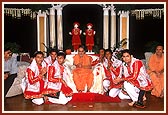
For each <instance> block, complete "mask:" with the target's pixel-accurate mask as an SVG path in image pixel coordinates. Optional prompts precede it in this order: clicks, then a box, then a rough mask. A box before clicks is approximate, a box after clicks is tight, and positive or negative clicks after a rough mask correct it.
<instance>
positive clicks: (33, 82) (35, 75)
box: [24, 59, 47, 105]
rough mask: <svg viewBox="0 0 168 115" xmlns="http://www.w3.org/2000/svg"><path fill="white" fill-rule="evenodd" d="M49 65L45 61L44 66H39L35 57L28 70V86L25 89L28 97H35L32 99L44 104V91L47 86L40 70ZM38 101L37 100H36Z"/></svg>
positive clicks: (25, 95)
mask: <svg viewBox="0 0 168 115" xmlns="http://www.w3.org/2000/svg"><path fill="white" fill-rule="evenodd" d="M44 67H47V64H46V63H45V62H44V61H43V62H42V66H38V65H37V63H36V60H35V59H33V61H32V63H31V64H30V66H29V67H28V68H27V71H26V79H25V81H26V88H25V91H24V97H25V98H26V99H34V100H32V101H37V100H38V102H37V104H39V105H40V104H42V103H43V102H44V101H43V98H42V97H43V91H44V87H45V80H44V79H41V76H39V74H40V70H41V69H42V68H44ZM35 103H36V102H35Z"/></svg>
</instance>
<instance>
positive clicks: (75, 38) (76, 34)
mask: <svg viewBox="0 0 168 115" xmlns="http://www.w3.org/2000/svg"><path fill="white" fill-rule="evenodd" d="M73 25H74V28H73V29H72V32H71V34H72V46H73V48H74V50H75V51H77V49H78V48H79V45H81V39H80V35H81V30H80V29H79V28H78V26H79V23H78V22H74V24H73Z"/></svg>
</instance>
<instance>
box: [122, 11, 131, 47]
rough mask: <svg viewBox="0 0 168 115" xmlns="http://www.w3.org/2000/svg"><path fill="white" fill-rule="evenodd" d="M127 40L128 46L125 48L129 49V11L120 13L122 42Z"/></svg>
mask: <svg viewBox="0 0 168 115" xmlns="http://www.w3.org/2000/svg"><path fill="white" fill-rule="evenodd" d="M124 38H127V44H126V46H125V47H123V48H127V49H129V11H125V12H124V11H122V12H121V13H120V41H121V40H123V39H124Z"/></svg>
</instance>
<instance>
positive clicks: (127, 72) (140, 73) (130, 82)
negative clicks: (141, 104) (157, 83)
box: [119, 57, 152, 101]
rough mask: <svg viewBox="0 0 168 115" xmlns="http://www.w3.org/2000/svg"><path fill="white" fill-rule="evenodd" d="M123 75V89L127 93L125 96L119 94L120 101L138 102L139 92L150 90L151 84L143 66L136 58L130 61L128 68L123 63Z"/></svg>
mask: <svg viewBox="0 0 168 115" xmlns="http://www.w3.org/2000/svg"><path fill="white" fill-rule="evenodd" d="M122 67H123V75H124V77H125V78H124V79H125V81H124V89H125V91H126V92H127V94H128V95H129V96H127V95H124V94H123V93H122V92H121V93H120V94H119V97H120V98H121V99H129V98H130V99H132V100H133V101H137V100H138V96H139V91H140V89H142V90H146V91H148V90H151V88H152V83H151V80H150V77H149V75H148V74H147V73H146V69H145V66H144V65H143V63H142V61H141V60H138V59H136V58H133V57H132V59H131V64H130V66H128V65H127V64H126V63H125V62H123V64H122Z"/></svg>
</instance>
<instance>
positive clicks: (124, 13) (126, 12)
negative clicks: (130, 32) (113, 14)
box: [118, 11, 129, 17]
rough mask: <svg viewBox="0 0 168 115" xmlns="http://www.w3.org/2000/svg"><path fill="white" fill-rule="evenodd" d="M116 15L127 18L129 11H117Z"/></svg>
mask: <svg viewBox="0 0 168 115" xmlns="http://www.w3.org/2000/svg"><path fill="white" fill-rule="evenodd" d="M118 15H120V16H121V17H129V11H119V12H118Z"/></svg>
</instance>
